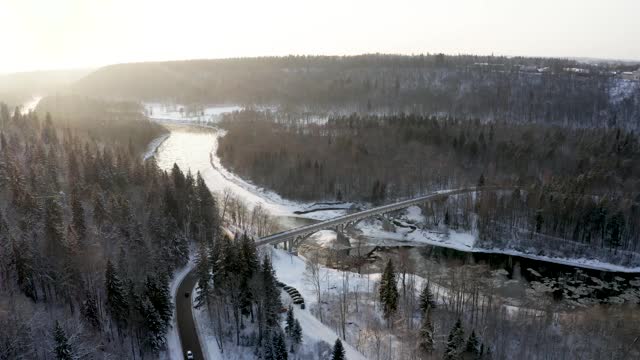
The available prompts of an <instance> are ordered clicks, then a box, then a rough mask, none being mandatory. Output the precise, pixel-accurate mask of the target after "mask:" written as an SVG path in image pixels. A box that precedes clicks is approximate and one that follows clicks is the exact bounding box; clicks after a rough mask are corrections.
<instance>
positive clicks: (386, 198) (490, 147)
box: [218, 110, 640, 251]
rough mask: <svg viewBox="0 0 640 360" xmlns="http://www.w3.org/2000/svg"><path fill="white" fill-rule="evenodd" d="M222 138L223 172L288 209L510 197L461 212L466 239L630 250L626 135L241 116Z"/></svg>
mask: <svg viewBox="0 0 640 360" xmlns="http://www.w3.org/2000/svg"><path fill="white" fill-rule="evenodd" d="M220 126H221V127H223V128H224V129H225V130H226V134H225V136H224V137H222V138H221V139H220V142H219V147H218V155H219V156H220V157H221V159H222V162H223V164H224V165H225V166H226V167H228V168H229V169H232V170H233V171H234V172H236V173H238V174H240V175H242V176H243V177H246V178H248V179H251V180H252V181H254V182H255V183H257V184H259V185H260V186H265V187H266V188H269V189H272V190H274V191H276V192H277V193H279V194H282V195H284V196H286V197H289V198H294V199H301V200H309V201H311V200H331V201H334V200H338V201H366V202H370V203H373V204H381V203H385V202H390V201H393V200H397V199H403V198H409V197H413V196H415V195H416V194H424V193H428V192H431V191H434V190H439V189H452V188H459V187H464V186H475V185H482V184H486V185H504V186H517V187H519V188H521V189H522V190H521V191H517V192H514V193H513V194H511V195H509V196H500V197H497V196H493V197H492V196H486V197H483V198H481V199H480V200H481V201H480V202H479V203H478V205H471V207H470V208H464V207H463V208H461V209H459V212H461V213H465V212H475V213H478V214H479V215H480V221H478V222H477V223H476V222H467V226H466V228H467V229H470V228H472V227H477V228H479V230H481V232H482V233H483V234H484V235H486V236H483V238H493V237H495V238H498V236H493V235H496V234H498V232H499V231H502V230H504V229H502V230H501V228H504V227H506V228H507V229H510V230H518V231H520V230H524V231H525V232H529V233H538V234H544V235H548V236H551V237H556V238H559V239H568V240H572V241H575V242H578V243H581V244H586V245H588V246H593V247H597V248H607V249H618V250H629V251H637V250H638V248H639V246H640V238H639V234H640V222H639V219H640V216H639V215H640V192H639V190H638V189H640V142H639V139H638V136H637V135H636V134H635V133H633V132H630V131H624V130H621V129H611V130H604V129H597V130H596V129H574V128H564V127H557V126H548V125H536V124H509V123H504V122H492V123H482V122H479V121H468V120H458V119H454V118H444V119H439V118H436V117H426V116H419V115H398V116H367V115H351V116H345V117H335V118H333V117H332V118H329V119H328V120H327V121H326V123H317V122H311V123H309V122H306V121H303V120H300V118H298V117H295V116H290V115H289V114H282V113H270V112H257V111H251V110H247V111H243V112H237V113H234V114H230V115H227V116H226V117H225V119H224V120H223V121H222V122H221V124H220ZM470 204H472V203H470ZM476 206H477V209H476ZM467 207H468V206H467ZM451 211H452V212H451V214H450V215H451V217H452V218H453V216H454V215H455V214H454V213H453V211H454V210H453V209H452V210H451ZM444 215H445V211H444V210H442V211H441V212H440V213H439V218H440V219H443V217H444ZM498 219H500V222H499V223H497V222H496V220H498Z"/></svg>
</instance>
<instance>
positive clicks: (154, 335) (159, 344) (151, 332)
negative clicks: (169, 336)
mask: <svg viewBox="0 0 640 360" xmlns="http://www.w3.org/2000/svg"><path fill="white" fill-rule="evenodd" d="M139 311H140V314H141V315H142V321H143V327H144V330H145V331H144V332H143V334H144V340H143V341H144V344H145V345H146V346H147V347H148V348H149V349H151V350H152V351H154V352H157V351H158V350H160V349H162V348H163V347H164V345H165V334H166V326H165V325H164V324H163V320H162V318H161V316H160V314H159V313H158V311H157V310H156V308H155V307H154V306H153V304H152V303H151V301H150V300H149V298H148V297H145V298H144V299H143V300H142V303H141V304H140V307H139Z"/></svg>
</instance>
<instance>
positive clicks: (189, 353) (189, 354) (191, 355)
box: [187, 350, 195, 360]
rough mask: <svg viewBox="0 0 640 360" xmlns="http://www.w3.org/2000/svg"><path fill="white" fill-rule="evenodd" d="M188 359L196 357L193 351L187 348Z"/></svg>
mask: <svg viewBox="0 0 640 360" xmlns="http://www.w3.org/2000/svg"><path fill="white" fill-rule="evenodd" d="M187 359H188V360H193V359H195V358H194V357H193V353H192V352H191V350H187Z"/></svg>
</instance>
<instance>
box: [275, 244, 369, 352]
mask: <svg viewBox="0 0 640 360" xmlns="http://www.w3.org/2000/svg"><path fill="white" fill-rule="evenodd" d="M271 261H272V264H273V268H274V270H275V271H276V276H277V278H278V280H279V281H281V282H283V283H285V284H287V285H289V286H293V287H295V288H296V289H297V290H298V291H299V292H300V295H302V297H303V298H304V301H305V304H306V305H307V306H306V308H305V309H304V310H303V309H300V308H299V307H298V306H294V315H295V317H296V318H297V319H298V321H300V325H301V326H302V334H303V336H304V339H303V344H306V346H308V345H311V344H313V343H317V342H319V341H324V342H327V343H329V344H330V345H331V346H333V343H334V342H335V341H336V339H337V338H338V334H336V332H335V331H333V330H332V329H330V328H329V327H327V326H326V325H324V324H323V323H322V322H320V320H318V319H317V318H316V317H315V316H313V315H312V314H311V312H310V311H309V309H310V306H309V305H312V304H317V298H316V295H315V293H314V291H313V288H312V287H311V285H310V284H308V283H307V282H306V281H305V279H304V275H303V274H304V272H305V260H304V259H303V258H302V257H299V256H295V255H292V254H289V253H287V252H286V251H284V250H280V249H273V248H271ZM320 273H321V275H320V278H322V279H323V283H325V284H326V287H325V288H324V289H323V292H325V291H328V292H331V291H334V292H335V291H337V290H336V289H337V287H336V284H339V283H341V277H342V275H341V272H340V271H338V270H334V269H329V268H325V267H322V268H321V269H320ZM379 277H380V275H379V274H376V275H372V276H370V277H369V279H367V278H366V277H365V276H363V275H359V274H356V273H350V279H349V287H350V288H351V289H352V291H353V290H355V289H360V290H362V289H366V288H367V283H368V282H369V281H371V280H373V279H377V278H379ZM285 296H287V295H286V293H284V292H283V298H286V297H285ZM343 345H344V347H345V352H346V355H347V358H348V359H349V360H357V359H366V358H365V357H364V356H363V355H362V354H361V353H360V352H358V351H357V350H356V349H355V348H354V347H352V346H351V345H349V344H348V343H346V342H343Z"/></svg>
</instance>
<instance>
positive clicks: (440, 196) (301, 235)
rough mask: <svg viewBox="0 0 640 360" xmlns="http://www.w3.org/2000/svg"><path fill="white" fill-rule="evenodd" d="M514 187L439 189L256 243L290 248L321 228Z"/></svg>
mask: <svg viewBox="0 0 640 360" xmlns="http://www.w3.org/2000/svg"><path fill="white" fill-rule="evenodd" d="M513 189H515V188H514V187H505V186H482V187H468V188H462V189H455V190H444V191H437V192H434V193H431V194H428V195H423V196H420V197H416V198H413V199H409V200H403V201H399V202H396V203H393V204H388V205H382V206H378V207H375V208H371V209H368V210H363V211H359V212H356V213H351V214H347V215H343V216H339V217H335V218H333V219H329V220H325V221H322V222H319V223H316V224H311V225H307V226H302V227H299V228H295V229H291V230H287V231H283V232H279V233H275V234H272V235H269V236H266V237H263V238H260V239H258V240H256V245H257V246H260V245H269V244H280V243H285V245H288V247H289V249H292V247H293V245H294V244H295V243H297V242H298V241H299V240H302V239H305V238H306V237H308V236H309V235H311V234H313V233H316V232H318V231H320V230H328V229H335V230H337V232H338V233H340V232H341V231H342V229H343V228H344V227H345V226H349V225H351V224H355V223H357V222H358V221H360V220H363V219H366V218H369V217H373V216H379V215H384V214H387V213H390V212H394V211H398V210H402V209H406V208H408V207H410V206H413V205H418V204H423V203H427V202H431V201H436V200H445V199H447V198H448V197H449V196H452V195H460V194H468V193H475V192H495V191H502V190H513Z"/></svg>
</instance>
